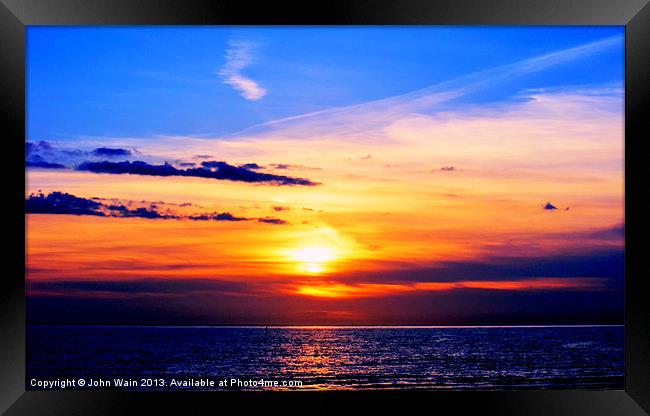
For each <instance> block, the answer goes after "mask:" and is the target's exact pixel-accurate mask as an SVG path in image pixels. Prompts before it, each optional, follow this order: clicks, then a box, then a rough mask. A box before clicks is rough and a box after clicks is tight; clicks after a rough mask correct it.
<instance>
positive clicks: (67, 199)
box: [25, 192, 288, 225]
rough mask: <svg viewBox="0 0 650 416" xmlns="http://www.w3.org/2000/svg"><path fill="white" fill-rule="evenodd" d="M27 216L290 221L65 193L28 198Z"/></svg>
mask: <svg viewBox="0 0 650 416" xmlns="http://www.w3.org/2000/svg"><path fill="white" fill-rule="evenodd" d="M25 212H26V213H27V214H67V215H92V216H97V217H113V218H146V219H176V220H191V221H258V222H261V223H266V224H277V225H284V224H288V222H287V221H285V220H283V219H280V218H273V217H263V218H247V217H237V216H235V215H233V214H231V213H229V212H219V213H217V212H214V213H200V214H194V215H189V216H184V215H178V214H174V213H173V212H171V211H170V210H164V211H163V210H161V209H160V207H159V206H158V205H157V204H154V203H151V204H149V205H148V206H147V207H138V208H130V207H128V206H126V205H123V204H107V203H104V202H102V201H101V200H100V199H98V198H93V199H86V198H80V197H77V196H74V195H71V194H68V193H64V192H51V193H49V194H47V195H46V194H43V193H41V192H39V193H36V194H31V195H29V196H28V197H27V198H26V199H25Z"/></svg>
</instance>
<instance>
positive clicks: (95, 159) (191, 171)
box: [25, 141, 320, 186]
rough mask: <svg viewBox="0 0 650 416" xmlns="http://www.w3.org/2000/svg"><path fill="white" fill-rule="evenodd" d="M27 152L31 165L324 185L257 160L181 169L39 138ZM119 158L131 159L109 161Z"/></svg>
mask: <svg viewBox="0 0 650 416" xmlns="http://www.w3.org/2000/svg"><path fill="white" fill-rule="evenodd" d="M25 152H26V160H25V164H26V166H27V167H28V168H41V169H65V168H69V169H75V170H80V171H87V172H93V173H108V174H115V175H122V174H133V175H146V176H188V177H196V178H207V179H218V180H229V181H238V182H247V183H258V184H267V185H288V186H315V185H319V184H320V183H318V182H313V181H311V180H309V179H305V178H295V177H291V176H285V175H274V174H270V173H264V172H258V170H260V169H264V167H263V166H261V165H258V164H257V163H245V164H243V165H241V166H234V165H230V164H228V163H226V162H223V161H216V160H206V161H203V162H201V163H200V165H199V166H197V164H195V163H186V162H179V163H178V166H180V168H177V167H176V166H174V165H172V164H170V163H167V162H165V163H164V164H152V163H148V162H145V161H142V160H128V159H129V158H131V157H134V156H137V154H139V152H138V151H133V150H130V149H124V148H119V147H117V148H114V147H98V148H96V149H93V150H90V151H84V150H79V149H66V148H61V147H57V146H54V145H53V144H51V143H49V142H46V141H39V142H34V143H32V142H27V143H26V145H25ZM116 158H121V159H127V160H117V161H115V160H106V159H116Z"/></svg>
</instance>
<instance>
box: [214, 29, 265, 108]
mask: <svg viewBox="0 0 650 416" xmlns="http://www.w3.org/2000/svg"><path fill="white" fill-rule="evenodd" d="M255 48H256V45H255V44H254V43H253V42H250V41H243V40H230V41H229V42H228V49H226V64H225V65H224V66H223V68H221V69H220V70H219V75H220V76H221V77H222V78H223V82H224V83H226V84H228V85H231V86H232V87H233V88H234V89H235V90H237V91H239V94H240V95H241V96H242V97H244V98H245V99H247V100H249V101H258V100H260V99H262V98H263V97H264V96H265V95H266V89H265V88H264V87H262V86H261V85H259V84H258V83H257V82H256V81H254V80H252V79H250V78H248V77H246V76H244V75H243V74H242V70H243V69H244V68H246V67H248V66H249V65H250V64H251V63H252V62H253V52H254V51H255Z"/></svg>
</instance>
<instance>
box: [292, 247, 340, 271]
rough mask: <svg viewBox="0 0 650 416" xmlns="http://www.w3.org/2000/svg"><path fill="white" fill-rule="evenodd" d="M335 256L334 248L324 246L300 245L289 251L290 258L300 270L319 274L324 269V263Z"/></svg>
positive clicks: (329, 261) (330, 260)
mask: <svg viewBox="0 0 650 416" xmlns="http://www.w3.org/2000/svg"><path fill="white" fill-rule="evenodd" d="M335 257H336V254H335V252H334V249H332V248H331V247H325V246H315V247H301V248H298V249H295V250H293V251H292V252H291V258H292V260H293V261H294V262H296V263H297V264H298V266H299V269H300V270H301V271H304V272H307V273H312V274H320V273H323V272H324V271H325V270H326V267H325V266H326V265H327V264H328V263H331V262H332V261H333V260H334V259H335Z"/></svg>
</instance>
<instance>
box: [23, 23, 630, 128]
mask: <svg viewBox="0 0 650 416" xmlns="http://www.w3.org/2000/svg"><path fill="white" fill-rule="evenodd" d="M612 36H620V45H619V46H617V47H614V48H608V49H607V50H605V51H603V52H601V53H597V54H593V55H590V56H587V57H585V58H582V59H579V60H576V61H571V62H567V63H563V64H561V65H556V66H553V67H552V68H549V69H547V70H544V71H541V72H536V73H533V74H529V75H526V76H523V77H517V78H516V79H514V80H511V81H509V82H508V83H506V84H499V85H497V86H495V87H494V88H486V89H483V90H481V92H480V93H476V94H471V95H468V96H464V97H463V98H461V99H459V100H456V102H454V103H453V105H462V104H467V103H470V104H476V103H478V104H480V103H488V102H491V103H494V102H502V101H509V100H512V99H516V98H517V97H518V94H520V93H521V92H522V91H525V90H528V89H534V88H544V89H554V88H568V87H575V86H581V85H590V86H592V85H612V84H613V85H616V86H622V82H623V77H624V74H623V50H624V42H623V28H622V27H527V28H526V27H524V28H521V27H519V28H516V27H471V28H470V27H433V28H426V27H366V28H357V27H348V28H335V27H320V28H301V27H281V28H271V27H267V28H252V27H238V28H233V27H199V28H193V27H162V28H160V27H159V28H155V27H127V28H124V27H119V28H118V27H105V28H97V27H93V28H84V27H65V28H64V27H31V28H29V29H28V44H27V53H28V60H27V74H28V75H27V96H28V97H27V98H28V104H27V110H28V122H27V124H28V126H27V127H28V129H27V135H28V137H27V138H28V140H53V141H68V140H78V139H85V138H102V137H113V138H116V137H117V138H119V137H138V138H147V137H157V136H160V135H169V136H172V135H205V136H215V137H218V136H224V135H228V134H232V133H235V132H237V131H240V130H242V129H245V128H247V127H250V126H252V125H256V124H259V123H263V122H267V121H271V120H275V119H279V118H284V117H290V116H295V115H300V114H304V113H309V112H313V111H320V110H324V109H328V108H331V107H337V106H348V105H354V104H359V103H364V102H367V101H370V100H376V99H381V98H385V97H390V96H395V95H400V94H404V93H408V92H410V91H414V90H418V89H421V88H425V87H428V86H431V85H435V84H437V83H440V82H444V81H448V80H453V79H454V78H457V77H460V76H463V75H467V74H471V73H473V72H477V71H483V70H488V69H490V68H494V67H497V66H500V65H505V64H509V63H513V62H517V61H521V60H523V59H526V58H531V57H535V56H538V55H542V54H546V53H552V52H554V51H558V50H563V49H567V48H571V47H574V46H579V45H582V44H586V43H589V42H593V41H596V40H599V39H604V38H608V37H612ZM229 54H230V55H229ZM229 56H230V58H229ZM242 83H243V84H242ZM251 83H252V84H251ZM238 84H239V85H240V86H241V85H244V86H245V87H248V88H249V90H248V94H246V92H245V90H242V89H241V88H240V89H237V88H238V87H237V85H238ZM251 88H252V89H251ZM251 91H252V92H251ZM251 94H252V95H251ZM247 95H248V96H247Z"/></svg>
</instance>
